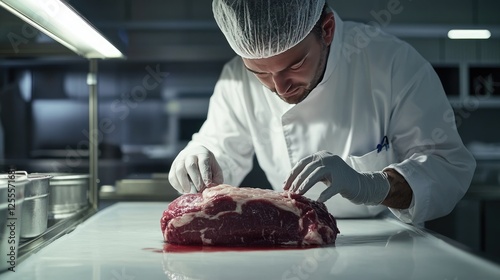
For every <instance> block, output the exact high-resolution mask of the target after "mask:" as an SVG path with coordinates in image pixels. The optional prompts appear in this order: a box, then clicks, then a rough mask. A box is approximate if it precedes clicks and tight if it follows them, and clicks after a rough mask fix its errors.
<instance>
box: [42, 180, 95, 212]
mask: <svg viewBox="0 0 500 280" xmlns="http://www.w3.org/2000/svg"><path fill="white" fill-rule="evenodd" d="M49 175H52V179H51V180H50V197H49V218H53V219H62V218H66V217H70V216H72V215H74V214H76V213H78V212H79V211H80V210H83V209H85V207H86V206H87V205H88V190H89V184H90V175H89V174H76V173H50V174H49Z"/></svg>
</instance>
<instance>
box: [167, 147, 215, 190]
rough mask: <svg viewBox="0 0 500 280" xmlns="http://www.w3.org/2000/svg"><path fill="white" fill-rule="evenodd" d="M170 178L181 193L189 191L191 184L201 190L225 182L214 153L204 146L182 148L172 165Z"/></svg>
mask: <svg viewBox="0 0 500 280" xmlns="http://www.w3.org/2000/svg"><path fill="white" fill-rule="evenodd" d="M168 180H169V181H170V184H171V185H172V186H173V187H174V188H175V189H176V190H178V191H179V192H181V193H189V192H190V191H191V184H192V185H193V186H194V188H195V189H196V191H198V192H200V191H203V189H205V188H206V187H207V188H209V187H213V186H216V185H219V184H222V183H223V182H224V178H223V176H222V170H221V168H220V166H219V164H218V163H217V160H216V159H215V156H214V154H213V153H212V152H210V151H209V150H208V149H207V148H205V147H203V146H194V147H188V148H186V149H184V150H182V151H181V152H180V153H179V155H177V157H176V158H175V160H174V162H173V163H172V166H171V167H170V172H169V173H168Z"/></svg>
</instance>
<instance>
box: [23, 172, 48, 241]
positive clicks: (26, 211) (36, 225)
mask: <svg viewBox="0 0 500 280" xmlns="http://www.w3.org/2000/svg"><path fill="white" fill-rule="evenodd" d="M50 178H52V176H50V175H46V174H28V183H27V184H26V186H25V188H24V205H23V212H22V217H21V234H20V236H21V238H33V237H36V236H38V235H40V234H42V233H44V232H45V230H47V224H48V213H49V212H48V211H49V193H50V188H49V184H50Z"/></svg>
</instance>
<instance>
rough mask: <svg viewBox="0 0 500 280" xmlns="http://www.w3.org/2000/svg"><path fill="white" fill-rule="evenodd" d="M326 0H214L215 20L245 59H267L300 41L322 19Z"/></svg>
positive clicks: (232, 45)
mask: <svg viewBox="0 0 500 280" xmlns="http://www.w3.org/2000/svg"><path fill="white" fill-rule="evenodd" d="M324 5H325V0H214V1H213V2H212V9H213V13H214V17H215V21H216V22H217V25H219V28H220V29H221V31H222V33H224V36H226V39H227V41H228V43H229V45H230V46H231V48H232V49H233V50H234V51H235V52H236V53H237V54H238V55H239V56H241V57H243V58H250V59H254V58H267V57H271V56H274V55H277V54H280V53H282V52H284V51H286V50H289V49H290V48H292V47H294V46H295V45H297V44H298V43H300V42H301V41H302V40H303V39H304V38H305V37H306V36H307V35H308V34H309V32H311V30H312V29H313V27H314V25H315V24H316V22H317V21H318V20H319V18H320V16H321V13H322V11H323V7H324Z"/></svg>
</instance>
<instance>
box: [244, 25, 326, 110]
mask: <svg viewBox="0 0 500 280" xmlns="http://www.w3.org/2000/svg"><path fill="white" fill-rule="evenodd" d="M328 45H329V44H327V43H325V42H324V41H323V40H321V39H320V38H318V36H317V35H315V34H313V33H310V34H309V35H308V36H307V37H306V38H305V39H304V40H302V42H300V43H299V44H297V45H296V46H294V47H293V48H291V49H289V50H287V51H285V52H283V53H281V54H278V55H276V56H272V57H269V58H261V59H246V58H243V62H244V64H245V66H246V68H247V69H248V70H249V71H251V72H252V73H254V74H255V76H256V77H257V78H258V79H259V81H260V82H261V83H262V84H263V85H264V86H266V87H267V88H269V89H270V90H271V91H273V92H274V93H276V94H277V95H278V97H279V98H281V99H282V100H283V101H285V102H287V103H289V104H297V103H299V102H301V101H302V100H304V99H305V98H306V97H307V95H308V94H309V93H310V92H311V91H312V90H313V89H314V88H315V87H316V86H317V85H318V83H319V82H320V81H321V79H322V77H323V73H324V70H325V65H326V60H327V57H328Z"/></svg>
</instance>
